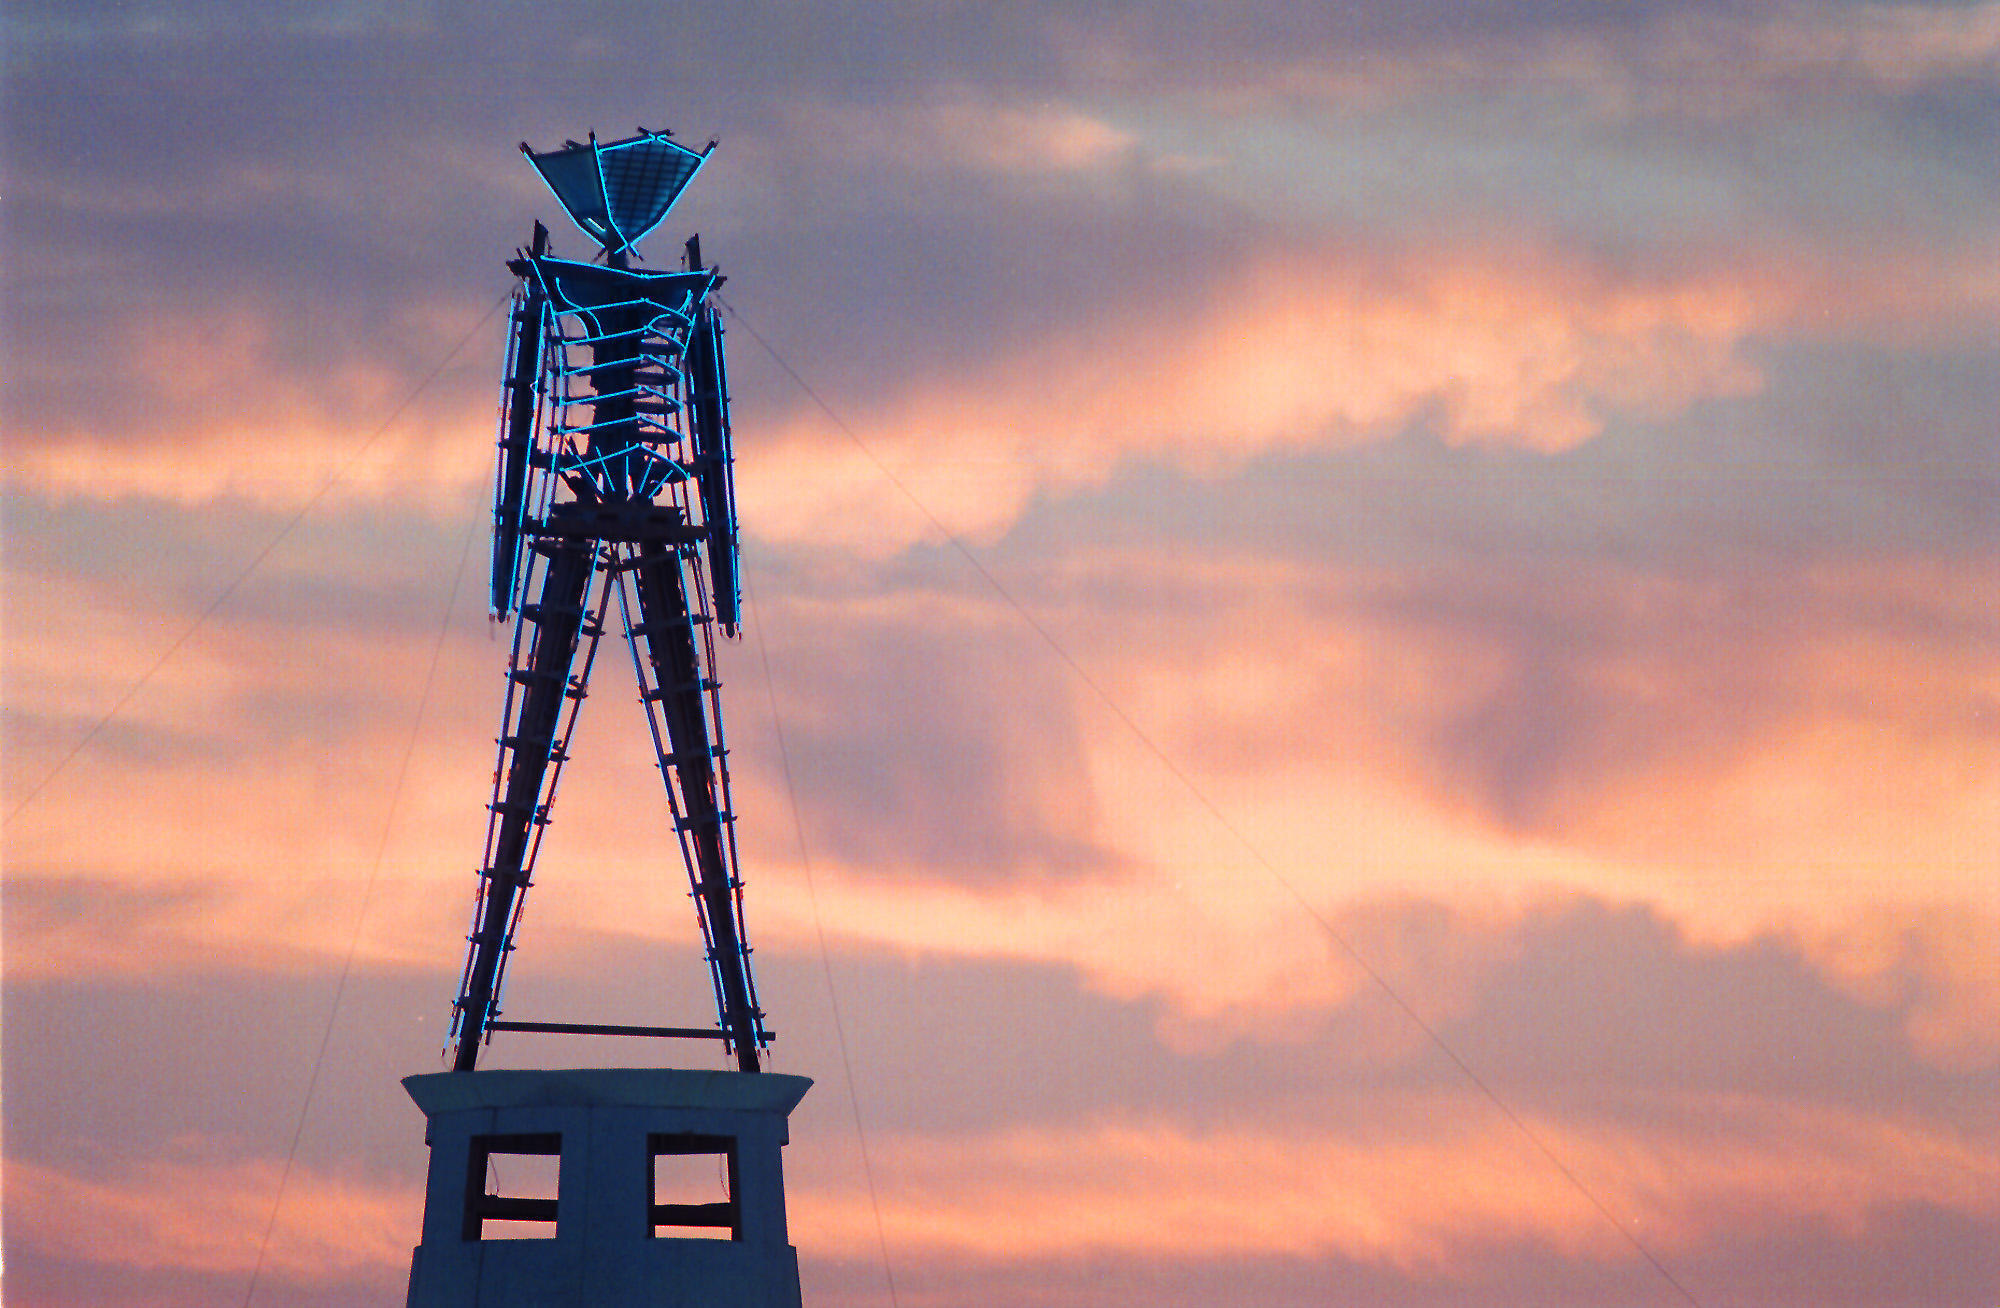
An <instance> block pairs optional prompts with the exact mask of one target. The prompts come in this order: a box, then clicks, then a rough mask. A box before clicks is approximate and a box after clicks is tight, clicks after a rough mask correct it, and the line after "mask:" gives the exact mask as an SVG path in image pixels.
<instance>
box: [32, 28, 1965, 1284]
mask: <svg viewBox="0 0 2000 1308" xmlns="http://www.w3.org/2000/svg"><path fill="white" fill-rule="evenodd" d="M0 23H3V24H4V29H3V30H4V53H0V58H4V67H5V83H4V92H0V94H4V103H3V104H0V116H3V117H4V129H0V130H4V139H5V158H6V176H7V184H6V186H5V188H4V190H5V196H4V235H0V240H3V241H4V256H5V257H4V264H5V268H4V278H5V287H6V290H5V299H4V304H5V324H4V326H5V341H4V349H5V357H6V361H7V362H6V365H5V374H6V376H7V378H8V383H9V384H8V385H7V386H6V388H5V391H4V396H0V404H3V405H4V411H3V412H4V416H0V423H4V450H3V451H0V453H4V458H0V514H4V516H3V517H0V526H4V562H0V567H4V639H5V663H4V700H5V715H4V753H0V797H4V800H5V804H6V812H7V813H8V814H9V816H8V818H7V821H6V826H5V846H4V854H5V884H4V900H0V921H4V938H3V939H4V966H5V992H4V1023H3V1024H0V1038H4V1051H3V1052H0V1056H4V1075H5V1086H4V1113H5V1135H4V1150H0V1152H4V1168H5V1170H4V1253H5V1270H4V1278H5V1279H4V1290H5V1294H6V1297H7V1301H8V1303H9V1304H10V1305H19V1306H20V1308H39V1306H42V1305H58V1304H61V1305H98V1304H102V1305H114V1304H116V1305H126V1304H147V1305H168V1306H169V1308H171V1306H174V1305H195V1304H215V1303H233V1304H246V1305H247V1304H251V1303H255V1304H260V1305H270V1306H274V1308H275V1306H277V1305H290V1304H307V1303H311V1304H321V1305H361V1304H376V1303H384V1302H396V1301H399V1296H400V1295H401V1293H402V1288H401V1287H402V1285H403V1284H404V1281H405V1278H406V1276H407V1273H408V1265H409V1255H410V1249H411V1246H413V1245H414V1243H415V1241H416V1237H417V1233H418V1221H419V1210H420V1206H421V1194H420V1192H421V1186H422V1180H423V1174H424V1168H425V1164H426V1158H425V1150H424V1148H423V1121H422V1117H421V1114H419V1113H418V1112H417V1110H416V1108H415V1107H414V1105H413V1104H412V1103H410V1102H409V1100H408V1099H407V1097H406V1096H405V1094H404V1092H403V1090H402V1089H401V1087H400V1085H399V1084H398V1082H399V1079H400V1078H401V1077H403V1076H406V1075H410V1074H412V1073H419V1072H428V1071H434V1070H437V1068H438V1067H439V1055H440V1050H441V1048H442V1046H443V1044H444V1040H445V1028H446V1023H447V1019H448V1016H449V1006H450V1002H451V999H452V997H453V995H454V994H455V993H456V985H457V978H458V972H459V969H460V967H461V965H462V960H463V954H462V950H463V939H464V935H465V932H466V930H467V927H468V923H469V919H470V909H471V902H472V896H473V893H474V890H475V888H476V877H475V869H476V866H477V864H478V862H479V858H480V853H481V849H482V841H483V830H484V825H483V824H484V805H485V803H486V802H487V799H488V793H487V792H488V786H489V784H490V772H491V768H492V766H493V763H492V759H493V752H492V751H493V745H492V740H493V737H494V735H495V734H496V731H497V729H498V725H499V709H500V695H501V690H502V685H501V677H502V673H503V671H504V668H505V663H506V657H507V639H506V633H505V630H504V628H496V627H495V626H493V625H492V624H490V623H489V621H488V618H487V615H486V613H485V611H484V610H485V599H484V595H483V590H484V572H485V567H486V564H485V551H486V548H487V546H486V539H485V536H486V531H487V525H488V515H489V508H490V496H491V490H490V476H491V466H492V439H493V420H494V411H495V403H496V396H497V391H498V384H499V379H500V376H501V354H502V350H503V347H504V331H505V314H504V312H502V309H503V306H504V302H505V297H506V295H507V293H508V291H509V288H510V286H511V282H512V279H511V277H510V275H509V274H508V273H507V271H506V269H505V266H504V265H505V261H506V259H507V258H508V257H509V256H510V255H511V253H512V252H513V250H514V249H515V248H516V247H517V246H519V245H520V244H522V243H524V242H525V241H526V240H527V238H528V234H529V230H530V227H531V225H532V223H533V222H534V220H535V219H537V218H541V219H543V220H545V221H547V222H549V224H550V226H551V228H552V229H553V231H554V240H555V242H556V247H557V250H558V252H559V253H567V254H572V255H581V254H583V253H585V252H586V251H587V249H588V247H587V245H586V243H585V241H584V238H583V237H582V236H581V234H580V233H577V232H575V231H574V230H572V229H570V228H569V227H568V226H567V224H565V223H564V222H562V220H561V217H560V214H559V213H558V212H557V211H556V207H555V205H554V204H553V202H552V201H551V200H550V199H549V197H548V196H547V195H546V193H545V192H544V191H543V190H542V189H541V186H540V183H539V182H538V180H537V179H536V178H535V176H534V174H533V172H532V170H531V169H529V168H528V167H527V166H526V164H525V163H524V162H523V161H522V160H521V159H520V158H519V156H518V152H517V150H516V143H517V142H520V141H523V140H526V141H529V142H532V143H534V144H536V145H537V146H540V147H547V146H551V145H554V144H557V143H559V142H560V141H561V140H563V139H564V138H566V137H581V136H583V135H584V134H585V133H586V132H588V131H590V130H593V129H594V130H596V131H597V132H599V133H600V134H602V135H604V136H606V137H615V136H619V135H623V134H626V133H628V132H629V131H630V130H631V129H633V128H634V127H637V126H641V125H643V126H646V127H651V128H671V129H673V130H674V131H675V132H676V133H677V134H678V135H679V136H680V137H681V138H682V139H685V140H688V141H691V142H695V143H700V142H704V141H707V140H709V139H711V138H712V139H714V140H715V141H716V142H717V145H716V148H715V152H714V155H713V157H712V159H711V161H710V163H709V164H708V165H707V167H706V168H705V169H704V170H703V172H702V173H701V175H700V176H699V178H698V179H697V180H696V182H695V184H694V185H693V186H692V187H691V188H690V189H689V190H688V192H687V193H686V195H685V196H684V198H683V199H682V201H681V203H680V205H679V207H678V208H677V209H676V211H675V213H674V214H673V215H672V216H671V217H670V218H669V219H668V221H667V224H666V225H665V227H663V228H662V230H661V231H660V232H659V233H658V234H656V235H655V236H654V237H653V238H652V240H651V241H650V242H649V243H648V244H647V246H646V247H644V252H645V253H646V254H648V255H649V256H650V257H651V258H652V259H653V261H654V262H656V263H660V264H666V265H669V266H670V265H671V264H672V262H673V260H674V258H675V257H676V255H677V252H678V247H679V243H680V241H681V240H682V239H684V237H685V236H686V235H687V234H689V233H692V232H699V233H700V234H701V237H702V248H703V251H704V253H705V255H706V256H707V257H708V258H709V259H710V260H711V261H714V262H717V263H719V264H720V265H721V267H722V269H723V271H724V272H725V273H726V274H727V276H728V284H727V286H726V287H725V288H724V290H723V292H722V293H723V295H724V297H725V299H726V300H727V302H728V304H729V306H730V308H731V310H732V313H733V316H732V317H730V318H729V319H728V326H729V328H730V334H729V338H728V346H729V351H730V371H731V380H732V388H733V394H734V419H735V430H736V440H737V448H738V454H739V462H738V465H737V477H738V494H739V502H740V509H741V515H742V520H743V524H744V530H745V539H744V546H743V547H744V558H745V567H746V579H747V600H748V607H747V619H746V629H745V634H744V636H743V638H742V639H741V640H740V641H738V642H735V643H733V644H730V645H728V646H727V647H725V648H724V650H723V652H722V656H721V662H722V669H721V670H722V677H723V680H724V682H725V689H724V691H723V694H724V698H725V704H726V706H727V712H728V714H729V720H728V727H729V732H730V742H731V744H732V746H733V748H734V751H735V752H734V755H733V767H734V775H735V779H736V787H737V792H736V793H737V810H738V812H739V813H740V814H741V822H740V828H739V835H740V840H741V847H742V855H743V862H744V868H745V874H746V878H747V881H748V889H747V891H746V894H747V918H748V928H749V934H750V937H751V940H752V943H753V944H754V945H755V947H756V950H757V953H756V959H755V962H756V965H757V973H758V981H759V989H760V992H761V995H762V998H763V1000H764V1003H765V1007H766V1009H767V1011H768V1013H769V1019H768V1020H769V1024H770V1025H771V1027H772V1028H773V1029H774V1030H775V1031H776V1032H777V1033H778V1040H777V1044H776V1046H775V1054H774V1059H773V1066H774V1067H775V1069H776V1070H778V1071H781V1072H787V1073H795V1074H800V1075H805V1076H809V1077H811V1078H813V1080H814V1082H815V1085H814V1088H813V1090H812V1091H811V1093H810V1094H809V1095H808V1096H807V1098H806V1100H805V1102H804V1103H803V1104H802V1105H801V1107H800V1108H799V1109H798V1111H797V1112H796V1113H795V1114H794V1117H793V1120H792V1141H793V1143H792V1145H791V1146H790V1148H789V1149H788V1151H787V1169H788V1183H789V1199H790V1213H791V1231H792V1236H793V1240H794V1242H795V1243H796V1245H797V1246H798V1249H799V1252H800V1257H801V1261H802V1268H803V1279H804V1289H805V1295H806V1301H807V1302H808V1303H809V1304H814V1305H821V1306H822V1308H877V1306H879V1305H896V1306H902V1305H907V1306H909V1308H917V1306H918V1305H924V1306H934V1308H955V1306H958V1305H966V1306H971V1305H990V1304H997V1303H1019V1304H1043V1303H1045V1304H1077V1305H1092V1306H1098V1305H1102V1306H1106V1308H1108V1306H1111V1305H1137V1304H1148V1305H1150V1304H1160V1303H1171V1304H1179V1305H1189V1306H1191V1308H1209V1306H1211V1305H1235V1304H1250V1303H1255V1304H1260V1305H1321V1304H1346V1303H1354V1304H1361V1303H1366V1304H1370V1305H1390V1306H1395V1308H1403V1306H1408V1308H1417V1306H1419V1305H1422V1306H1426V1308H1443V1306H1445V1305H1451V1306H1453V1308H1461V1306H1463V1308H1471V1306H1475V1305H1477V1306H1482V1308H1483V1306H1498V1305H1551V1306H1554V1305H1579V1306H1582V1305H1619V1306H1623V1305H1631V1306H1634V1308H1638V1306H1640V1305H1653V1304H1660V1305H1673V1304H1686V1303H1695V1304H1699V1305H1712V1306H1715V1308H1722V1306H1724V1305H1727V1306H1729V1308H1779V1306H1783V1305H1808V1304H1810V1305H1851V1306H1854V1308H1861V1306H1864V1305H1866V1306H1870V1308H1887V1306H1889V1305H1909V1306H1923V1308H1934V1306H1938V1305H1984V1306H1985V1308H1991V1304H1992V1303H1993V1301H1994V1298H1995V1295H1996V1292H2000V874H1996V869H2000V766H1996V764H2000V660H1996V639H1995V637H1996V625H2000V622H1997V621H1996V619H2000V614H1996V608H1995V601H1994V596H1995V594H1996V588H1995V582H1996V580H2000V576H1996V562H2000V512H1996V508H1997V507H2000V496H1996V489H2000V459H1996V452H1995V435H1996V433H1995V424H1994V414H1995V413H1996V412H1997V411H2000V367H1996V361H2000V221H1996V220H2000V148H1996V139H1995V138H1996V135H2000V130H1996V129H1997V128H2000V4H1995V3H1990V2H1987V3H1970V4H1962V3H1961V4H1945V3H1930V4H1926V3H1886V4H1873V3H1865V4H1864V3H1847V2H1845V0H1823V2H1821V3H1815V4H1766V3H1759V2H1757V0H1726V2H1725V0H1714V2H1710V0H1680V2H1679V3H1674V4H1664V3H1659V2H1658V0H1617V2H1614V3H1601V4H1581V3H1574V2H1573V0H1534V2H1528V3H1503V2H1502V0H1459V2H1457V3H1446V2H1445V0H1414V2H1413V3H1409V4H1403V5H1374V6H1361V5H1347V4H1334V5H1318V6H1301V5H1296V4H1275V3H1273V4H1260V3H1252V2H1249V0H1241V2H1236V3H1232V2H1231V0H1211V2H1208V3H1193V2H1192V0H1188V2H1186V3H1136V2H1134V3H1124V4H1118V3H1098V4H1074V3H1063V2H1061V0H1024V2H1023V3H1020V4H1012V5H1006V6H988V5H970V4H956V3H929V4H901V5H897V4H888V5H872V6H871V5H859V4H838V3H756V2H752V3H742V4H736V5H715V6H708V7H705V8H701V9H694V8H686V7H679V6H672V5H661V4H657V3H648V4H636V3H630V4H628V3H608V4H594V5H576V6H569V7H564V6H550V5H526V4H516V3H509V2H507V0H499V2H496V3H491V4H484V5H470V4H464V3H456V2H454V0H436V2H434V3H422V2H419V0H410V2H409V3H398V2H396V0H383V2H382V3H374V4H370V3H324V4H304V3H298V2H297V0H289V2H288V0H275V2H272V3H257V4H250V3H214V4H192V3H185V2H183V3H146V2H144V0H135V2H132V3H123V4H117V3H114V4H105V5H98V6H90V7H83V6H73V5H70V4H66V3H58V2H56V0H18V2H17V3H11V4H9V5H8V6H7V13H6V15H5V17H4V19H0ZM622 658H623V656H622V655H619V654H618V652H617V650H616V649H615V648H612V647H609V646H607V656H606V658H605V659H604V660H602V662H601V664H600V671H599V675H598V677H597V680H596V682H595V685H594V690H595V693H594V694H593V695H592V697H591V699H590V700H589V702H588V703H587V704H586V705H585V708H584V712H583V720H582V723H581V726H580V727H579V730H578V736H577V743H576V749H575V751H574V754H575V761H574V762H573V763H572V764H571V766H570V767H569V769H568V771H567V772H566V774H565V776H564V786H563V792H562V795H561V797H560V800H559V803H558V805H557V809H556V821H555V824H554V825H553V826H552V827H551V828H550V831H549V837H548V843H547V846H546V848H545V850H544V853H543V857H542V860H541V867H540V872H539V875H538V878H537V885H536V889H535V891H534V892H533V894H532V895H531V897H530V898H529V900H528V904H527V911H526V916H525V918H524V921H523V925H522V928H521V934H520V936H519V938H518V944H519V951H518V952H517V953H516V955H515V956H514V961H513V962H512V964H511V969H510V977H509V989H508V992H507V996H506V1000H507V1005H508V1008H509V1010H510V1011H509V1015H510V1016H514V1017H517V1018H558V1019H562V1020H572V1021H600V1022H636V1023H645V1024H670V1025H671V1024H700V1023H703V1022H705V1021H707V1020H708V1017H707V1014H708V1013H710V1012H711V1011H712V1010H711V1008H710V1004H711V1001H710V999H709V996H708V991H707V985H706V980H705V972H704V969H703V965H702V963H701V960H700V956H699V953H698V950H697V943H696V942H697V937H696V932H695V924H694V921H693V917H692V913H691V911H690V909H689V905H688V903H687V901H686V883H685V880H684V873H683V872H682V870H681V869H680V867H679V864H678V860H677V854H676V852H675V850H674V847H673V841H672V833H671V827H670V825H669V821H668V816H667V813H666V806H665V803H664V801H663V797H662V796H661V794H660V793H659V791H658V779H657V775H656V774H655V773H653V771H652V770H651V767H650V763H651V760H650V756H649V754H648V749H649V745H648V742H647V739H646V735H645V730H644V726H643V721H642V716H641V713H640V709H639V706H638V705H637V704H636V703H635V702H634V699H635V692H634V688H633V686H632V685H631V681H630V672H629V669H628V668H627V667H624V666H621V661H622ZM634 1046H643V1047H634ZM663 1057H670V1058H672V1059H675V1060H677V1061H679V1062H680V1063H681V1064H682V1065H691V1066H710V1065H716V1066H720V1065H721V1059H720V1053H719V1051H714V1050H710V1049H707V1048H706V1047H697V1048H688V1047H684V1046H680V1045H676V1046H674V1047H672V1048H671V1049H669V1050H666V1051H664V1052H663V1051H662V1050H661V1049H660V1048H659V1047H657V1046H655V1045H653V1044H652V1043H651V1042H638V1041H606V1040H596V1041H588V1040H580V1039H572V1038H566V1037H546V1036H530V1035H513V1036H507V1035H505V1034H503V1035H502V1036H500V1037H496V1039H495V1042H494V1044H493V1046H492V1049H491V1051H490V1053H489V1055H488V1057H487V1058H486V1059H485V1061H484V1064H483V1065H485V1066H513V1067H524V1066H591V1065H606V1064H609V1063H642V1062H644V1061H646V1060H649V1059H659V1058H663Z"/></svg>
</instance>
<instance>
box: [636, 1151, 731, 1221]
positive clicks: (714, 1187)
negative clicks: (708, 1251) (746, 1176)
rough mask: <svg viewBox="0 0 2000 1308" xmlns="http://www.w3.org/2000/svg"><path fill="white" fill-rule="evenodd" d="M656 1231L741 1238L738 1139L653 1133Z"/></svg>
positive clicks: (653, 1214)
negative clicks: (737, 1162) (738, 1200)
mask: <svg viewBox="0 0 2000 1308" xmlns="http://www.w3.org/2000/svg"><path fill="white" fill-rule="evenodd" d="M648 1152H650V1153H651V1154H652V1156H653V1166H652V1173H653V1182H652V1191H653V1212H652V1233H653V1235H654V1236H655V1237H656V1238H662V1237H664V1238H672V1239H697V1240H702V1239H706V1240H741V1239H742V1238H743V1219H742V1214H741V1212H740V1211H739V1210H738V1208H737V1205H736V1140H735V1137H733V1136H726V1135H693V1134H675V1135H654V1136H651V1137H649V1139H648Z"/></svg>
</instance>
